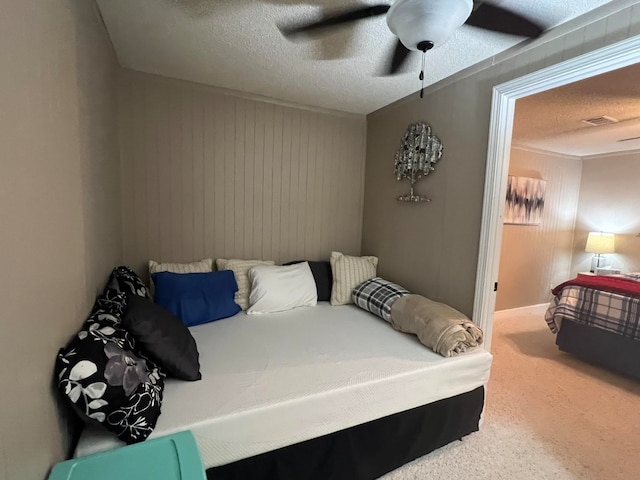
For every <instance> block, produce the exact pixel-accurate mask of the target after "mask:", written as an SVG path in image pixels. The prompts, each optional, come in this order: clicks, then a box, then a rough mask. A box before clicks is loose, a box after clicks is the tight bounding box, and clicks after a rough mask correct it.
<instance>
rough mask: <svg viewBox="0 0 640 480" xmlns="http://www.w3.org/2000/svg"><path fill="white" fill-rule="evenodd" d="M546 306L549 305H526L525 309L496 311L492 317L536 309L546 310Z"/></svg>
mask: <svg viewBox="0 0 640 480" xmlns="http://www.w3.org/2000/svg"><path fill="white" fill-rule="evenodd" d="M548 305H549V304H548V303H538V304H537V305H527V306H526V307H517V308H510V309H507V310H496V311H495V312H494V317H495V316H503V315H512V314H514V313H525V312H526V311H527V310H536V309H538V308H546V307H547V306H548Z"/></svg>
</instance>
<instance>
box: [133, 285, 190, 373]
mask: <svg viewBox="0 0 640 480" xmlns="http://www.w3.org/2000/svg"><path fill="white" fill-rule="evenodd" d="M123 324H124V327H125V328H126V329H127V330H128V331H129V333H131V335H133V338H135V339H136V343H137V346H138V348H140V349H141V350H142V351H143V352H144V353H145V354H146V355H148V356H149V358H150V359H151V360H153V361H154V362H156V363H157V364H158V365H160V368H162V369H164V370H165V371H166V372H167V373H168V374H169V375H171V376H172V377H176V378H179V379H181V380H192V381H193V380H200V379H201V378H202V375H200V362H199V360H198V357H199V355H198V348H197V346H196V342H195V340H194V339H193V337H192V336H191V332H189V329H188V328H187V327H186V325H185V324H184V323H182V322H181V321H180V319H179V318H178V317H176V316H175V315H173V314H172V313H171V312H169V311H168V310H165V309H164V308H162V307H161V306H160V305H157V304H155V303H153V302H152V301H151V300H149V299H147V298H144V297H139V296H137V295H129V301H128V304H127V311H126V313H125V315H124V319H123Z"/></svg>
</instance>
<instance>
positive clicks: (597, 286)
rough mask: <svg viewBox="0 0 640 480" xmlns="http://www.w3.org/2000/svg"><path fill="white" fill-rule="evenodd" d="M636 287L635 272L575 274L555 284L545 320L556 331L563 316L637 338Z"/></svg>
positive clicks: (639, 303) (639, 302) (639, 300)
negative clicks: (593, 274) (572, 278)
mask: <svg viewBox="0 0 640 480" xmlns="http://www.w3.org/2000/svg"><path fill="white" fill-rule="evenodd" d="M615 279H619V280H615ZM635 284H637V285H635ZM638 290H640V275H638V274H627V275H616V276H608V277H598V276H595V277H581V276H578V278H576V279H574V280H571V281H569V282H565V283H563V284H561V285H559V286H558V287H556V288H554V290H553V292H554V294H555V296H554V298H553V300H552V301H551V303H550V305H549V308H548V309H547V312H546V314H545V320H546V322H547V324H548V325H549V328H550V329H551V331H552V332H553V333H558V331H559V330H560V327H561V325H562V320H563V319H568V320H572V321H574V322H576V323H580V324H584V325H589V326H592V327H596V328H601V329H603V330H607V331H610V332H613V333H616V334H618V335H622V336H624V337H627V338H630V339H632V340H638V341H640V293H637V291H638Z"/></svg>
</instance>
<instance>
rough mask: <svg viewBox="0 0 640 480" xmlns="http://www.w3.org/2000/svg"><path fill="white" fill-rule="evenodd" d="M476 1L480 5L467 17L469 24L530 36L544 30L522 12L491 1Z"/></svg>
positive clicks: (539, 33)
mask: <svg viewBox="0 0 640 480" xmlns="http://www.w3.org/2000/svg"><path fill="white" fill-rule="evenodd" d="M474 3H476V4H479V6H478V7H477V8H476V9H475V10H474V11H473V13H472V14H471V15H470V16H469V18H468V19H467V21H466V24H467V25H471V26H474V27H479V28H484V29H485V30H492V31H494V32H500V33H509V34H511V35H519V36H521V37H530V38H536V37H539V36H540V35H542V32H544V28H543V27H542V26H540V25H538V24H537V23H535V22H533V21H532V20H529V19H528V18H526V17H523V16H522V15H520V14H517V13H515V12H512V11H510V10H506V9H504V8H500V7H498V6H496V5H491V4H490V3H484V2H474Z"/></svg>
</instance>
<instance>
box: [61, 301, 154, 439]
mask: <svg viewBox="0 0 640 480" xmlns="http://www.w3.org/2000/svg"><path fill="white" fill-rule="evenodd" d="M105 294H106V295H108V296H109V297H110V300H109V301H108V302H98V301H97V302H96V305H99V306H98V308H96V309H94V312H93V313H92V314H91V315H90V316H89V318H88V319H87V320H86V321H85V323H84V325H83V327H82V329H81V330H80V331H79V332H78V333H77V334H76V335H75V336H74V337H73V338H72V339H71V340H70V341H69V342H68V343H67V345H66V346H65V347H64V348H61V349H60V351H59V352H58V356H57V359H56V368H55V370H56V378H57V382H58V389H59V390H60V391H61V392H62V394H63V396H64V397H66V398H67V400H68V401H69V402H71V405H72V406H73V408H74V410H75V411H76V412H77V413H78V415H79V416H80V417H81V418H82V419H83V420H84V421H86V422H91V423H98V424H100V425H102V426H103V427H104V428H105V429H107V430H109V431H110V432H113V433H115V434H116V435H117V436H118V438H120V440H122V441H124V442H126V443H128V444H131V443H136V442H141V441H143V440H145V439H146V438H147V437H148V436H149V435H150V434H151V432H152V431H153V429H154V428H155V425H156V422H157V420H158V417H159V416H160V407H161V403H162V393H163V389H164V374H163V373H162V372H161V371H160V370H159V369H158V367H157V366H156V365H155V364H154V363H153V362H152V361H150V360H148V359H146V358H144V356H142V355H140V354H138V353H136V352H135V341H134V339H133V337H132V336H131V335H130V334H129V333H128V332H127V331H126V330H125V329H124V328H123V326H122V323H121V322H120V319H119V318H118V317H117V315H118V312H119V311H121V310H122V309H123V308H122V305H123V304H124V303H125V302H126V294H125V293H124V292H117V291H115V290H113V289H110V290H108V291H106V292H105ZM118 302H120V306H116V304H117V303H118Z"/></svg>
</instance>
